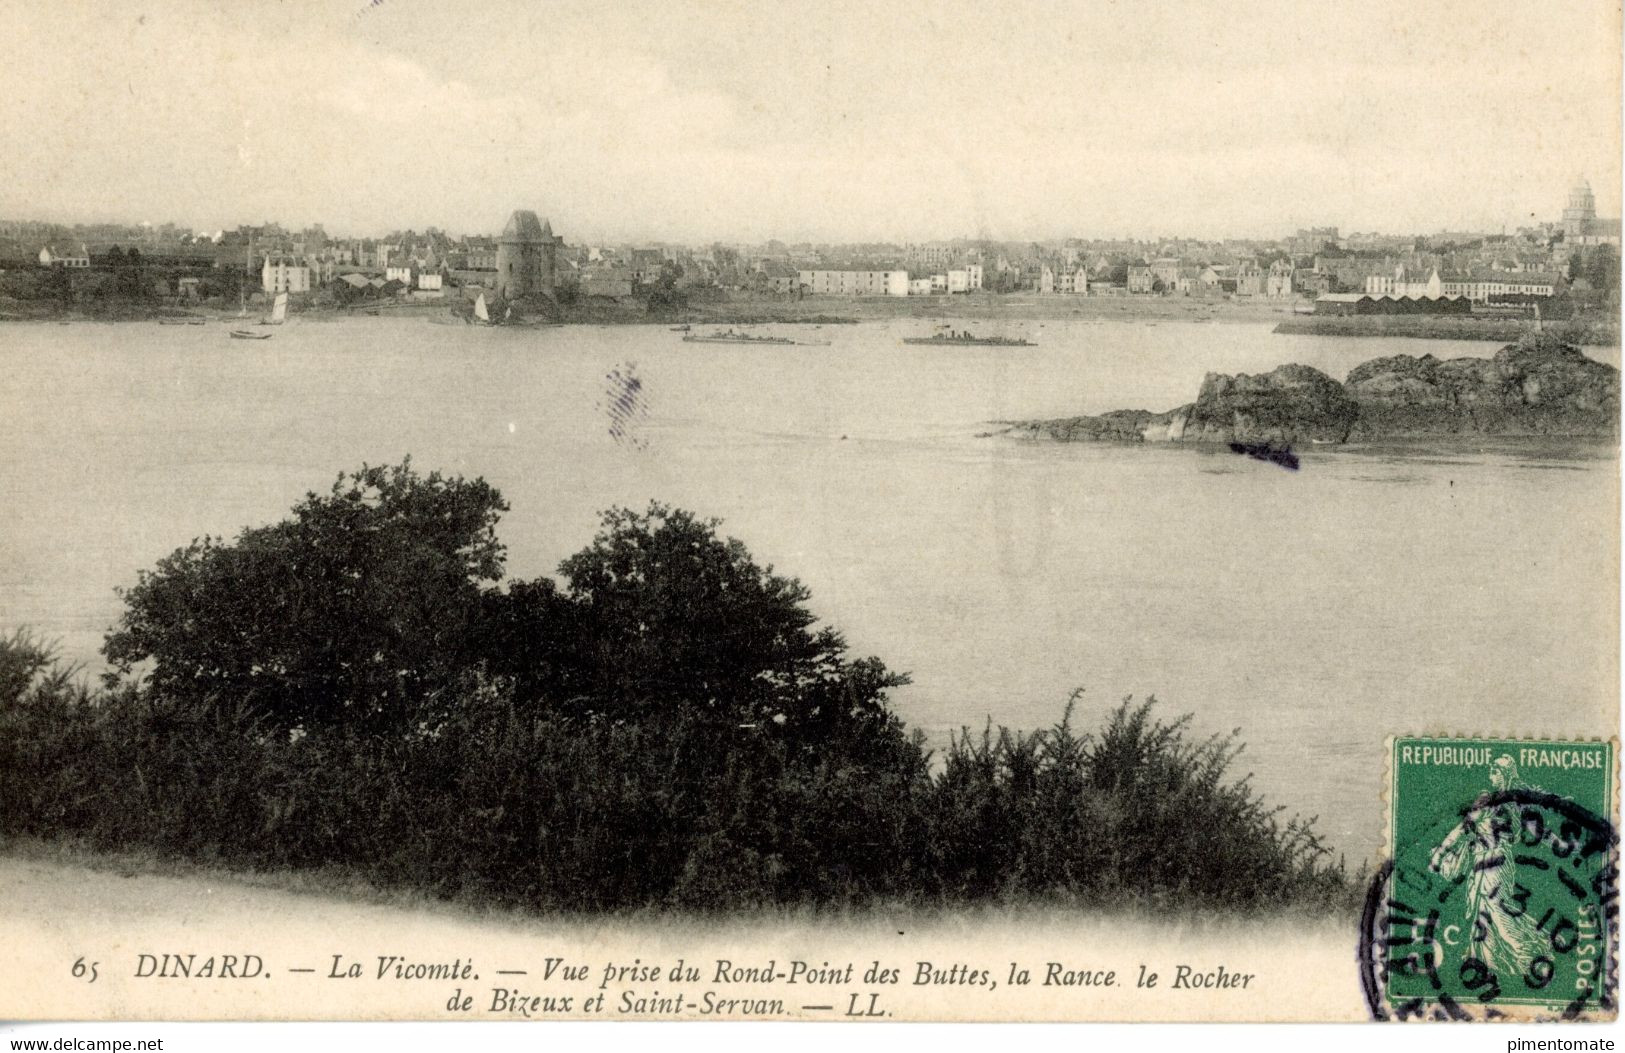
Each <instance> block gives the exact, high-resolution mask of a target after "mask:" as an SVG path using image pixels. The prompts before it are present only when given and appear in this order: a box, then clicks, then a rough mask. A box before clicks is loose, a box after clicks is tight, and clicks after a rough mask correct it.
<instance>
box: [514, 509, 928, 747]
mask: <svg viewBox="0 0 1625 1053" xmlns="http://www.w3.org/2000/svg"><path fill="white" fill-rule="evenodd" d="M718 525H719V523H718V521H717V520H714V519H713V520H707V519H699V518H696V517H695V516H694V515H693V514H691V513H689V512H685V511H683V510H681V509H675V508H670V507H668V506H666V505H662V504H658V503H651V504H650V505H649V508H648V510H647V511H644V512H634V511H631V510H629V509H625V508H616V509H611V510H610V511H608V512H605V513H604V515H603V520H602V527H601V530H600V531H599V533H598V535H597V537H595V538H594V539H593V542H592V544H591V545H589V546H588V547H587V548H585V549H583V550H581V551H580V552H578V553H576V554H575V555H574V556H571V557H570V558H569V559H567V560H565V561H564V563H563V564H561V565H560V568H559V570H560V573H562V574H563V575H564V577H565V579H566V581H567V582H568V587H567V589H566V590H565V592H564V594H563V596H562V600H563V601H564V602H562V603H554V602H549V599H548V597H544V596H539V595H536V594H531V595H530V596H529V597H528V602H531V603H533V604H535V605H536V607H537V609H538V610H539V611H545V617H539V618H538V619H536V620H535V621H534V622H533V624H537V625H544V626H547V627H548V629H550V631H551V632H552V633H553V634H554V636H555V638H556V639H559V640H561V641H567V644H566V646H567V648H568V650H567V651H566V652H560V664H559V667H558V672H557V678H558V679H556V680H555V681H554V682H553V689H554V690H553V693H554V695H555V700H556V701H558V702H560V703H562V704H563V705H564V706H565V707H566V709H567V710H568V711H572V712H577V713H582V712H585V713H597V714H602V715H606V716H612V717H618V718H631V717H636V716H637V715H639V714H645V713H650V712H652V711H659V710H664V709H670V708H672V707H676V706H693V707H697V708H698V709H699V710H701V711H702V712H709V713H712V714H715V715H717V716H718V717H720V718H722V719H725V720H728V721H733V722H740V723H749V724H759V725H760V726H762V727H764V728H778V729H781V730H782V731H783V733H784V734H786V735H787V736H790V737H792V738H802V739H806V740H808V741H811V740H813V739H827V738H828V736H830V735H831V734H834V733H838V732H841V731H843V730H845V731H853V730H857V729H860V728H861V729H866V730H873V729H874V728H876V727H877V726H882V725H889V724H890V723H891V722H892V717H891V716H890V714H889V711H888V710H887V709H886V691H887V689H889V688H892V687H897V686H900V685H902V684H906V683H907V682H908V678H907V677H906V676H904V675H900V674H895V673H892V672H890V671H888V670H887V669H886V667H885V666H884V665H883V664H882V663H881V662H880V661H879V660H878V659H874V658H863V659H856V660H853V659H850V658H848V657H847V653H846V652H847V645H846V641H845V639H844V638H843V637H842V636H841V634H840V633H839V632H837V631H836V630H834V629H832V628H829V627H827V626H825V627H817V626H816V625H815V623H816V621H817V617H816V615H814V614H813V613H812V612H811V611H809V610H808V609H807V608H806V606H805V604H806V601H807V600H808V598H809V597H810V595H811V594H810V592H809V591H808V589H807V587H806V586H805V585H803V584H801V582H799V581H797V580H795V579H794V578H786V577H781V576H780V575H777V574H775V573H773V568H772V567H771V566H768V567H762V566H759V565H758V564H757V563H756V562H755V561H754V560H753V559H752V558H751V556H750V553H749V552H748V551H747V550H746V549H745V546H744V545H743V544H742V543H741V542H739V541H738V540H736V539H734V538H722V537H719V536H718V535H717V532H716V528H717V526H718ZM516 591H517V590H516Z"/></svg>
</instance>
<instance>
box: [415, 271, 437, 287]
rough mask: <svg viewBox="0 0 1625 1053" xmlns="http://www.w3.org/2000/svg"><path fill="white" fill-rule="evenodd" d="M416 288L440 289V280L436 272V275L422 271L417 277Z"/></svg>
mask: <svg viewBox="0 0 1625 1053" xmlns="http://www.w3.org/2000/svg"><path fill="white" fill-rule="evenodd" d="M418 288H419V289H434V290H438V289H440V288H441V278H440V275H439V273H438V272H437V273H433V274H431V273H429V272H428V271H424V272H423V273H422V274H420V275H418Z"/></svg>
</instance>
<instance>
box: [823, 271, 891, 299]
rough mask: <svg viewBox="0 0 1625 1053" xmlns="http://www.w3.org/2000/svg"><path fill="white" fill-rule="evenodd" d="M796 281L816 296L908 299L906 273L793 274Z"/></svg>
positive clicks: (827, 272) (837, 272) (835, 272)
mask: <svg viewBox="0 0 1625 1053" xmlns="http://www.w3.org/2000/svg"><path fill="white" fill-rule="evenodd" d="M796 279H797V281H799V282H800V283H801V287H802V288H804V289H806V290H807V291H808V292H810V293H813V294H814V295H819V296H907V295H908V271H797V272H796Z"/></svg>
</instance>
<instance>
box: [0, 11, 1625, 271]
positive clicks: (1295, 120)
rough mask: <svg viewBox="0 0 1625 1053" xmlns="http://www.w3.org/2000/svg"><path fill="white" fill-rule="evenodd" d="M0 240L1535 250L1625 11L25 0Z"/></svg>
mask: <svg viewBox="0 0 1625 1053" xmlns="http://www.w3.org/2000/svg"><path fill="white" fill-rule="evenodd" d="M0 25H3V26H4V27H5V32H4V34H3V35H0V36H3V38H4V39H6V40H7V41H8V42H9V47H7V48H6V49H5V52H6V58H5V61H4V62H0V97H3V98H4V99H5V103H4V112H5V116H4V117H3V118H0V218H12V219H24V218H38V219H47V220H54V221H61V222H76V221H84V222H88V221H127V222H142V221H147V222H154V223H158V222H165V221H174V222H177V223H180V224H183V225H186V226H191V227H194V228H197V229H200V230H214V229H218V228H223V227H224V228H229V227H234V226H236V225H238V224H240V223H259V222H264V221H266V220H277V221H279V222H282V223H283V224H284V225H291V226H302V225H305V224H308V223H312V222H319V223H322V224H324V225H325V227H326V229H327V230H328V232H329V233H332V234H356V235H365V234H382V233H385V232H387V231H390V230H395V229H405V228H408V227H411V228H416V229H419V230H421V229H423V228H425V227H428V226H437V227H440V228H442V229H445V230H449V231H451V232H453V233H465V232H466V233H477V232H493V231H495V230H498V229H500V227H501V226H502V224H503V222H504V221H505V220H506V217H507V215H508V213H509V212H510V211H511V210H513V209H515V208H531V209H534V210H536V211H537V212H539V213H541V214H542V215H544V216H547V217H548V218H550V219H551V220H552V223H553V226H554V229H555V230H556V231H557V232H558V233H561V234H563V235H564V236H565V238H566V240H567V241H570V242H572V243H593V242H598V241H626V240H632V241H648V240H663V241H673V242H690V243H693V242H705V241H711V240H721V241H730V242H738V241H748V242H756V241H762V240H766V239H768V238H778V239H781V240H784V241H790V242H794V241H804V240H810V241H897V242H906V241H921V240H927V239H935V238H951V237H991V238H1003V239H1029V238H1031V239H1047V238H1055V237H1065V236H1078V237H1141V238H1161V237H1169V236H1175V235H1184V236H1191V237H1209V238H1219V237H1250V236H1258V237H1275V236H1280V235H1283V234H1287V233H1290V232H1292V231H1293V230H1295V229H1297V228H1299V227H1305V226H1311V225H1335V226H1338V227H1339V228H1340V229H1341V230H1343V231H1344V232H1345V233H1348V232H1352V231H1383V232H1391V233H1413V232H1434V231H1438V230H1441V229H1449V230H1484V231H1496V230H1501V229H1503V228H1505V229H1508V230H1512V229H1516V228H1517V227H1518V226H1521V225H1528V224H1531V223H1535V222H1539V221H1543V220H1554V219H1556V218H1558V215H1559V213H1560V212H1561V209H1562V207H1563V203H1564V199H1565V198H1566V196H1567V192H1568V188H1569V187H1570V186H1571V185H1572V184H1573V183H1574V182H1575V180H1576V178H1578V177H1581V176H1584V177H1586V178H1588V179H1589V180H1590V182H1591V184H1592V186H1593V188H1594V189H1595V191H1596V194H1597V203H1598V207H1599V211H1600V212H1602V214H1604V215H1611V216H1617V215H1619V214H1620V209H1619V202H1620V178H1621V177H1620V156H1621V149H1620V65H1621V33H1620V13H1619V9H1618V7H1617V6H1616V4H1614V3H1598V2H1596V0H1542V2H1541V3H1528V2H1527V0H1517V2H1506V0H1428V2H1425V3H1418V2H1416V0H1405V2H1390V0H1359V2H1346V3H1345V2H1331V0H1323V2H1318V3H1314V4H1304V3H1301V2H1298V0H1294V2H1290V3H1273V2H1269V0H1248V2H1247V3H1222V2H1201V3H1196V2H1184V0H1156V2H1151V0H1136V2H1133V3H1127V2H1117V3H1114V2H1108V0H1088V2H1083V0H1079V2H1071V3H1068V2H1049V3H1040V2H1014V3H1012V2H1006V0H997V2H988V3H982V4H969V3H956V4H947V5H931V4H920V3H911V4H904V3H896V2H889V3H888V2H882V0H867V2H851V0H826V2H823V3H777V2H763V0H711V2H708V3H681V2H676V0H668V2H662V3H638V2H620V0H595V2H591V3H577V2H574V0H545V2H523V0H515V2H509V0H479V2H477V3H474V4H455V3H453V4H447V3H443V2H433V3H431V2H427V0H295V2H281V3H278V2H273V0H230V2H208V0H160V2H150V3H149V2H142V0H136V2H134V3H131V2H129V0H125V2H124V3H120V4H114V3H111V2H105V0H104V2H95V3H92V2H88V0H52V2H50V3H40V2H38V0H0Z"/></svg>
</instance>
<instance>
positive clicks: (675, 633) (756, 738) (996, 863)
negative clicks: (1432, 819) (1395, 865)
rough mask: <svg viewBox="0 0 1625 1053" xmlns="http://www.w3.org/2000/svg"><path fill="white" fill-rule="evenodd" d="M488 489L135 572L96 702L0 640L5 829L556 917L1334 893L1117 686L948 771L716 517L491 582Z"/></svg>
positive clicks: (1307, 830) (995, 736)
mask: <svg viewBox="0 0 1625 1053" xmlns="http://www.w3.org/2000/svg"><path fill="white" fill-rule="evenodd" d="M506 507H507V506H506V505H505V504H504V503H503V502H502V499H501V496H500V495H499V494H497V493H496V491H495V490H493V489H491V488H490V487H488V486H486V485H485V484H484V483H483V481H480V480H476V481H474V482H473V483H468V482H465V481H464V480H462V479H445V478H442V477H440V476H438V475H430V476H428V477H421V476H418V475H417V474H416V473H414V472H412V471H411V468H410V466H409V465H402V466H400V467H399V468H393V469H373V468H364V469H363V470H362V471H361V472H359V473H355V474H352V475H349V476H345V477H341V478H340V480H339V482H338V483H337V484H336V485H335V486H334V488H333V491H332V492H331V493H330V494H329V495H327V496H325V497H318V496H316V495H309V496H308V497H307V499H306V500H305V502H303V503H302V504H301V505H299V506H298V507H297V508H296V509H295V513H294V517H293V518H292V519H290V520H286V521H284V522H283V523H280V524H276V525H275V526H272V527H264V528H257V529H253V530H248V531H244V532H243V534H242V535H240V536H239V538H238V539H237V540H236V541H235V542H230V543H227V542H223V541H220V540H218V539H205V540H203V541H201V542H197V543H194V544H193V545H191V546H189V547H188V548H185V549H182V550H179V551H177V553H175V555H173V556H171V557H170V558H169V559H168V560H166V561H164V562H163V563H161V564H160V565H159V567H158V569H157V570H156V571H155V572H153V573H151V574H147V575H144V576H143V577H142V580H141V582H140V583H139V584H138V585H137V586H136V588H134V589H132V590H130V592H128V593H127V594H126V604H127V609H126V613H125V617H124V618H123V619H122V621H121V623H120V625H119V627H118V628H117V629H116V630H115V631H114V633H112V634H111V635H110V636H109V638H108V648H107V650H108V653H109V656H110V658H112V659H114V661H115V663H116V664H117V667H118V668H119V669H120V671H121V673H122V674H124V675H121V676H114V677H110V678H109V679H108V680H107V681H106V683H104V685H103V686H102V687H101V688H99V689H95V690H92V689H90V688H88V687H86V686H84V685H83V684H82V683H80V682H77V681H76V680H75V679H74V678H73V676H72V675H71V671H69V670H66V669H64V668H63V667H62V666H61V665H60V664H59V663H58V662H56V661H55V659H54V657H53V656H52V654H51V653H50V651H49V649H48V648H46V647H44V646H42V645H41V644H40V643H39V642H38V641H36V640H34V639H32V638H31V637H29V636H28V635H26V634H24V633H20V632H19V633H16V634H13V635H12V636H11V637H10V638H9V639H0V833H4V834H11V835H32V836H41V837H71V838H77V839H81V840H83V841H85V842H88V843H89V844H91V845H93V846H96V847H100V848H106V849H114V850H122V849H130V848H145V849H150V850H153V851H156V852H159V853H163V854H168V855H173V856H179V857H183V858H187V859H193V860H202V861H218V862H223V863H227V864H230V865H238V866H249V867H258V868H288V867H296V868H306V867H320V866H340V867H344V868H347V869H349V870H351V871H353V872H355V873H359V874H361V875H364V876H366V877H367V878H369V879H371V880H374V881H377V882H379V883H383V884H389V885H409V886H412V887H416V888H421V889H425V890H428V891H431V892H433V893H435V894H438V895H445V896H462V897H471V898H475V899H479V900H484V901H497V902H508V903H516V904H524V905H529V906H536V907H542V908H562V909H587V910H607V909H621V908H637V907H651V906H652V907H661V906H682V907H685V908H691V909H717V908H728V907H737V906H748V905H758V904H761V905H767V904H803V903H846V904H862V903H869V902H914V903H922V904H929V903H963V902H972V901H988V900H992V901H1018V900H1028V899H1057V900H1062V901H1067V902H1078V903H1109V904H1119V903H1124V902H1130V901H1133V902H1145V903H1150V904H1159V905H1193V906H1195V905H1214V906H1227V907H1269V906H1276V905H1283V904H1310V905H1315V904H1324V903H1346V902H1348V901H1349V898H1350V883H1349V882H1348V881H1347V880H1346V878H1345V875H1344V874H1343V873H1342V871H1341V869H1340V868H1336V867H1331V866H1328V865H1327V862H1326V860H1327V855H1328V853H1327V852H1326V849H1325V848H1324V846H1323V845H1321V843H1320V842H1319V840H1318V839H1317V837H1316V835H1315V834H1314V832H1313V829H1312V827H1311V825H1310V824H1306V823H1301V822H1298V821H1297V820H1295V819H1294V820H1284V819H1283V818H1282V817H1281V815H1280V813H1279V811H1278V810H1275V809H1270V808H1268V807H1266V806H1265V805H1264V804H1263V803H1262V802H1261V801H1260V799H1259V798H1258V796H1257V794H1256V793H1255V792H1254V791H1253V790H1252V788H1251V787H1250V786H1249V784H1248V783H1247V780H1246V779H1240V780H1237V779H1235V778H1233V777H1232V775H1231V774H1230V768H1231V765H1232V762H1233V760H1234V759H1235V756H1236V754H1237V752H1239V748H1240V747H1239V745H1238V744H1237V742H1236V740H1235V738H1234V737H1233V736H1231V737H1216V738H1210V739H1193V738H1191V737H1190V736H1189V734H1188V729H1187V724H1188V718H1183V719H1179V720H1175V721H1172V722H1166V721H1163V720H1161V719H1160V718H1159V717H1158V716H1157V713H1156V710H1155V706H1154V703H1153V702H1152V701H1145V702H1141V703H1138V704H1136V703H1134V702H1132V701H1131V700H1125V701H1124V702H1123V703H1122V704H1121V705H1119V706H1118V707H1116V708H1115V709H1114V710H1113V711H1112V712H1111V714H1110V715H1109V716H1108V718H1107V719H1106V722H1105V723H1104V725H1103V726H1101V727H1100V728H1098V729H1096V730H1094V731H1092V732H1089V733H1086V734H1079V733H1078V732H1076V731H1075V730H1074V728H1073V725H1072V713H1073V708H1072V706H1070V705H1069V706H1068V708H1067V713H1066V716H1065V717H1064V718H1063V719H1062V720H1061V721H1060V723H1058V724H1057V725H1056V726H1054V727H1052V728H1048V729H1043V730H1039V731H1034V732H1025V733H1024V732H1019V731H1011V730H1009V729H1005V728H999V729H997V731H995V730H994V729H993V728H992V727H991V726H990V727H989V728H988V729H987V730H986V731H984V732H983V733H981V734H980V735H973V734H972V733H970V732H968V731H967V732H964V733H962V734H960V735H958V736H956V737H955V738H954V739H953V740H952V742H951V743H950V744H949V746H948V748H947V749H946V750H945V752H944V754H943V756H942V757H940V758H934V757H933V756H932V755H931V754H930V753H928V752H927V751H926V750H925V748H924V746H923V744H922V742H921V741H920V739H919V737H917V736H915V737H910V736H909V735H908V734H907V733H906V732H905V730H904V728H903V726H902V723H901V722H900V721H899V720H898V719H897V718H896V717H895V716H894V715H893V714H892V713H891V712H890V709H889V707H888V705H887V700H886V692H887V690H888V689H889V688H891V687H893V686H896V685H898V684H901V683H906V678H905V677H902V676H900V675H898V674H895V673H892V672H890V671H888V670H887V669H886V668H885V666H884V665H883V664H882V663H880V661H879V660H878V659H873V658H864V659H852V658H849V657H848V656H847V655H846V644H845V642H844V640H843V639H842V638H841V636H840V634H839V633H837V632H835V631H834V630H832V629H829V628H827V627H825V628H819V627H817V625H816V618H815V616H814V615H813V614H812V613H811V612H810V611H809V610H808V609H807V608H806V606H805V604H806V601H807V599H808V592H807V590H806V588H805V587H804V586H802V585H801V584H800V583H799V582H797V581H795V580H794V579H789V578H784V577H781V576H778V575H776V574H774V573H773V570H772V568H771V567H765V568H764V567H760V566H758V565H757V564H756V563H755V562H754V561H753V560H752V559H751V557H750V555H749V553H748V552H747V551H746V550H745V547H744V546H743V545H742V544H740V543H739V542H738V541H735V540H733V539H724V538H720V537H718V536H717V534H716V530H715V528H716V525H717V524H716V523H715V522H712V521H705V520H700V519H697V518H695V517H694V516H692V515H690V514H688V513H686V512H683V511H681V510H677V509H670V508H666V507H664V506H659V505H653V506H651V507H650V508H649V510H648V511H646V512H642V513H637V512H630V511H626V510H621V509H617V510H613V511H611V512H609V513H606V515H605V517H604V521H603V527H602V530H601V531H600V533H599V534H598V536H597V537H596V538H595V539H594V540H593V542H592V543H591V544H590V545H589V546H588V547H587V548H585V549H583V550H582V551H581V552H579V553H577V554H576V555H575V556H573V557H571V558H570V559H568V560H566V561H565V562H564V563H563V564H562V565H561V567H560V574H561V577H562V579H563V585H562V586H561V585H559V584H557V583H556V582H554V581H553V580H552V579H538V580H536V581H531V582H511V583H508V584H507V585H506V587H504V586H502V585H501V584H500V579H501V575H502V556H503V551H502V547H501V545H500V544H499V543H498V542H497V539H496V533H495V525H496V522H497V519H498V517H499V516H500V513H501V512H502V511H505V510H506ZM141 669H145V670H147V672H148V675H147V676H146V678H145V679H141V678H138V677H137V676H136V675H135V673H137V672H139V671H140V670H141ZM1075 701H1076V699H1074V702H1075Z"/></svg>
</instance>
